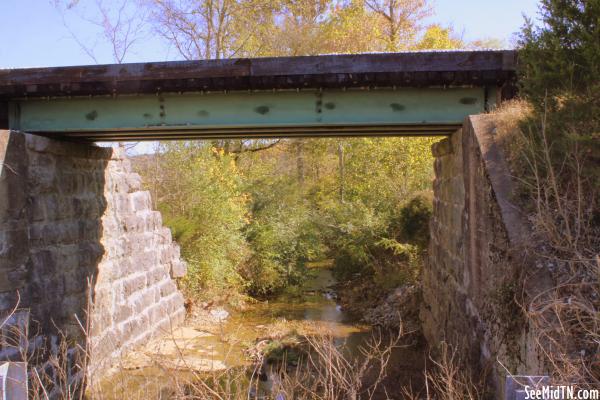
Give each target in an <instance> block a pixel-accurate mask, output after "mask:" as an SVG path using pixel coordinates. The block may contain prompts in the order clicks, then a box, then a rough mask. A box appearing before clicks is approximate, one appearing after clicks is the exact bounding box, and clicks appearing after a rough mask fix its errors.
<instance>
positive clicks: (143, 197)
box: [129, 191, 150, 211]
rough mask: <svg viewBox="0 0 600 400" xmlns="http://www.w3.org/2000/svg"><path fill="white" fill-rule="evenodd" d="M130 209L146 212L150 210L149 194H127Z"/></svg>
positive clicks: (145, 192) (144, 192)
mask: <svg viewBox="0 0 600 400" xmlns="http://www.w3.org/2000/svg"><path fill="white" fill-rule="evenodd" d="M129 198H130V201H131V209H132V210H133V211H141V210H147V209H149V208H150V192H148V191H140V192H134V193H131V194H129Z"/></svg>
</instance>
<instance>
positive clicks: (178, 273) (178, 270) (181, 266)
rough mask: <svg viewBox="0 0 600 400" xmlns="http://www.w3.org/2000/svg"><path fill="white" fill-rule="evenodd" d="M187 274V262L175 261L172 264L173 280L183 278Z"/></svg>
mask: <svg viewBox="0 0 600 400" xmlns="http://www.w3.org/2000/svg"><path fill="white" fill-rule="evenodd" d="M186 273H187V264H186V263H185V261H180V260H175V261H173V262H172V263H171V278H173V279H176V278H183V277H184V276H185V274H186Z"/></svg>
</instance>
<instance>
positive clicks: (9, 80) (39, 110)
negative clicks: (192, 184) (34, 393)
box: [0, 51, 516, 141]
mask: <svg viewBox="0 0 600 400" xmlns="http://www.w3.org/2000/svg"><path fill="white" fill-rule="evenodd" d="M515 65H516V55H515V53H514V52H512V51H452V52H416V53H390V54H360V55H327V56H311V57H281V58H257V59H234V60H207V61H178V62H162V63H141V64H121V65H95V66H77V67H57V68H31V69H15V70H0V128H10V129H16V130H22V131H27V132H31V133H38V134H44V135H48V136H53V137H76V138H79V139H82V140H94V141H99V140H145V139H149V140H155V139H159V138H160V139H164V138H176V139H181V138H194V137H197V138H215V137H232V136H240V137H275V136H277V137H282V136H335V135H361V136H363V135H407V134H419V135H422V134H445V133H449V132H451V131H453V130H454V129H456V126H458V125H459V124H460V123H461V122H462V120H463V118H464V117H465V116H466V115H469V114H476V113H479V112H482V111H484V110H486V109H487V108H489V107H490V106H493V105H494V104H495V103H496V102H497V100H498V99H499V98H501V97H503V96H506V93H510V88H511V87H512V83H513V82H514V77H515ZM507 88H508V90H507Z"/></svg>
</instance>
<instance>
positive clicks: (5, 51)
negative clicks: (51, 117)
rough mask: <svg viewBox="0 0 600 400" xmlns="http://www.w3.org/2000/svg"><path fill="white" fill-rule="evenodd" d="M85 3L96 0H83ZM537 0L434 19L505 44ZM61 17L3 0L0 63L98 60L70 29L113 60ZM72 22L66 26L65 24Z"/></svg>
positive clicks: (155, 53) (445, 9) (437, 6)
mask: <svg viewBox="0 0 600 400" xmlns="http://www.w3.org/2000/svg"><path fill="white" fill-rule="evenodd" d="M80 2H81V3H82V4H84V3H90V4H91V3H92V2H93V0H80ZM537 2H538V1H537V0H503V1H498V0H493V1H490V0H434V1H431V4H432V6H433V9H434V12H435V15H434V16H432V17H431V18H430V21H429V22H430V23H433V22H438V23H441V24H442V25H444V26H452V27H453V28H454V30H455V31H456V32H458V33H459V34H461V35H462V37H463V39H464V40H475V39H481V38H497V39H501V40H503V41H504V43H506V44H507V46H508V45H509V44H510V43H511V38H512V36H513V35H514V33H515V32H517V31H518V30H519V28H520V27H521V25H522V24H523V14H525V15H527V16H530V17H535V15H536V13H537ZM66 22H67V24H66V26H65V23H64V22H63V18H62V17H61V14H60V13H58V12H57V11H56V9H55V8H54V6H53V5H52V3H51V0H0V38H1V39H0V68H24V67H52V66H63V65H81V64H94V63H95V62H94V60H93V59H92V58H91V57H90V56H88V55H87V54H86V53H85V51H84V50H83V49H82V48H81V47H80V46H79V44H77V42H76V41H75V40H74V39H73V37H72V35H71V33H70V32H69V30H70V31H71V32H73V33H75V34H76V35H77V37H78V38H80V40H82V41H84V42H85V43H86V46H88V47H91V48H93V51H94V53H95V56H96V59H97V61H98V62H99V63H112V62H114V60H113V58H112V56H111V52H110V49H109V48H108V47H107V46H106V45H104V44H103V43H102V42H99V41H97V39H96V36H95V33H94V32H95V31H94V28H93V26H92V25H90V24H89V23H87V22H85V21H83V20H81V19H79V18H70V19H67V21H66ZM67 26H68V28H67ZM173 59H178V57H177V54H176V53H175V52H174V51H173V49H170V48H169V47H168V46H167V45H166V44H165V43H163V42H161V41H160V40H159V39H157V38H155V37H151V36H147V37H146V38H143V39H142V40H140V41H139V42H138V45H137V46H136V47H135V49H134V51H133V52H132V53H128V56H127V58H126V59H125V61H126V62H144V61H166V60H173Z"/></svg>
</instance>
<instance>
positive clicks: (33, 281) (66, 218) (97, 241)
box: [0, 131, 185, 372]
mask: <svg viewBox="0 0 600 400" xmlns="http://www.w3.org/2000/svg"><path fill="white" fill-rule="evenodd" d="M0 162H1V164H0V168H1V174H0V313H1V314H2V316H3V318H2V320H4V319H5V317H6V316H9V315H10V316H11V317H10V318H9V319H8V321H6V323H5V324H4V326H3V328H2V330H3V332H2V333H3V334H2V338H3V342H2V343H1V344H2V347H1V348H0V357H1V358H4V359H16V358H20V357H22V354H20V353H21V351H19V348H18V347H19V346H21V348H23V345H24V344H26V345H27V346H28V347H29V356H32V355H35V356H36V357H41V359H42V360H43V359H44V358H46V357H47V355H48V352H49V351H52V350H53V349H56V348H57V344H58V341H59V338H60V337H61V335H63V334H64V335H65V336H66V337H67V338H68V340H69V342H70V343H76V342H79V343H80V344H81V343H83V342H85V340H86V336H87V339H89V342H88V344H89V349H90V354H89V355H90V360H91V364H90V366H91V369H90V371H91V372H93V371H95V370H96V369H97V368H99V367H106V366H108V365H109V364H112V363H114V362H115V361H116V360H117V356H119V355H120V354H122V353H123V352H124V351H126V350H127V349H130V348H132V347H134V346H137V345H139V344H142V343H143V342H145V341H146V340H148V339H149V338H150V337H151V336H153V335H157V334H161V333H164V332H166V331H168V330H169V329H170V328H171V327H173V326H176V325H178V324H179V323H181V322H182V321H183V319H184V316H185V309H184V305H183V297H182V295H181V293H180V292H179V290H178V289H177V285H176V281H175V280H174V278H178V277H181V276H183V274H184V273H185V264H184V263H183V261H181V259H180V257H179V248H178V246H177V245H176V244H175V243H173V241H172V239H171V234H170V231H169V229H168V228H165V227H163V226H162V221H161V216H160V213H159V212H157V211H154V210H152V208H151V202H150V194H149V193H148V192H147V191H143V190H141V179H140V176H139V175H137V174H135V173H133V172H132V170H131V166H130V163H129V161H128V160H127V158H126V157H125V156H124V154H123V152H121V151H119V149H111V148H101V147H97V146H94V145H89V144H78V143H69V142H62V141H57V140H52V139H48V138H44V137H40V136H34V135H28V134H23V133H18V132H10V131H2V132H0ZM15 306H17V310H16V311H15V312H12V311H13V309H14V307H15ZM88 315H91V318H90V319H89V320H88V319H87V316H88ZM81 325H83V326H84V327H87V328H88V329H89V332H87V333H84V332H83V330H82V329H81ZM16 327H18V328H19V330H21V331H23V332H26V333H27V336H28V337H27V338H24V337H21V338H15V337H14V334H13V333H12V332H11V331H13V330H14V329H15V328H16ZM24 340H25V341H26V342H27V343H23V341H24Z"/></svg>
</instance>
